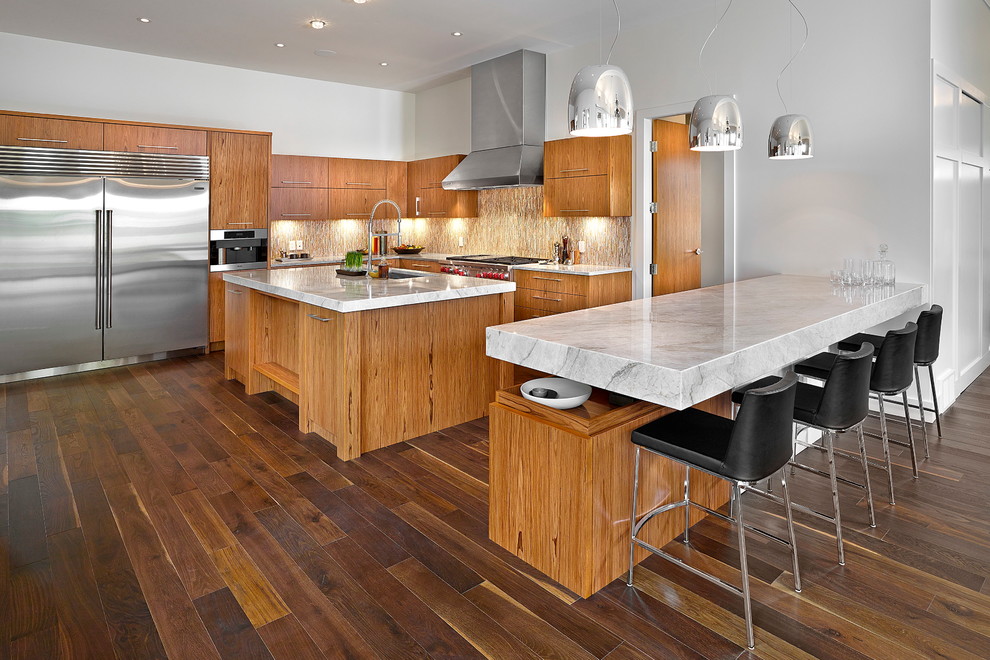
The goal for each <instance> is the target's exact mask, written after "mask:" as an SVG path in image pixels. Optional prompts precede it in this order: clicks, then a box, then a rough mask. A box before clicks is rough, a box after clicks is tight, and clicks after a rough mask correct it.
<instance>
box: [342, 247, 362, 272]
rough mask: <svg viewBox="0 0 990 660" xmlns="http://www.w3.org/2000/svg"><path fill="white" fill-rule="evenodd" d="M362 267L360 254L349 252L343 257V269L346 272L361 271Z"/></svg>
mask: <svg viewBox="0 0 990 660" xmlns="http://www.w3.org/2000/svg"><path fill="white" fill-rule="evenodd" d="M363 267H364V255H363V254H361V253H360V252H356V251H351V252H348V253H347V254H345V255H344V268H345V269H347V270H361V269H362V268H363Z"/></svg>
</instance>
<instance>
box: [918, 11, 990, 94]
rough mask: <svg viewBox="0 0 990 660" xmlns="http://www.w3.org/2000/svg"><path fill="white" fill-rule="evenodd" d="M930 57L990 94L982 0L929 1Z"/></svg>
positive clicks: (987, 15)
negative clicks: (930, 15) (930, 16)
mask: <svg viewBox="0 0 990 660" xmlns="http://www.w3.org/2000/svg"><path fill="white" fill-rule="evenodd" d="M931 11H932V58H933V59H934V60H935V61H936V62H938V63H940V64H942V65H945V66H947V67H949V68H950V69H952V70H953V71H954V72H955V73H957V74H959V75H960V76H962V77H963V78H964V79H965V80H967V81H968V82H969V83H971V84H973V85H975V86H977V87H979V88H980V89H982V90H983V91H984V92H985V93H987V94H990V52H988V49H990V45H988V42H990V8H988V7H987V6H986V4H984V2H983V0H933V1H932V10H931Z"/></svg>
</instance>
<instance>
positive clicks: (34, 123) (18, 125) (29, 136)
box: [0, 115, 103, 151]
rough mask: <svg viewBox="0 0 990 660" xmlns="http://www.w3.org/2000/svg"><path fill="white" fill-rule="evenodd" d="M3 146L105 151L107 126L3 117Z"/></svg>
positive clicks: (0, 134)
mask: <svg viewBox="0 0 990 660" xmlns="http://www.w3.org/2000/svg"><path fill="white" fill-rule="evenodd" d="M0 144H3V145H6V146H11V147H47V148H49V149H52V148H54V149H86V150H90V151H100V150H102V149H103V124H102V123H99V122H92V121H72V120H68V119H47V118H45V117H22V116H20V115H0Z"/></svg>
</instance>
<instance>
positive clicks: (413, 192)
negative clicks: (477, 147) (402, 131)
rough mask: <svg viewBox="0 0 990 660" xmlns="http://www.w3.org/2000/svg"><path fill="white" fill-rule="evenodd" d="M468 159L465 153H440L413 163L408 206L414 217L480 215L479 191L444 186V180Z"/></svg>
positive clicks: (409, 178) (469, 216)
mask: <svg viewBox="0 0 990 660" xmlns="http://www.w3.org/2000/svg"><path fill="white" fill-rule="evenodd" d="M462 160H464V156H462V155H454V156H440V157H439V158H427V159H424V160H414V161H412V162H410V163H409V169H408V174H407V177H406V186H407V190H408V202H407V209H408V214H409V215H410V216H412V217H420V218H430V217H433V218H476V217H478V191H476V190H444V189H443V188H442V187H441V182H442V181H443V180H444V178H445V177H446V176H447V175H448V174H450V172H451V170H453V169H454V168H455V167H457V165H458V163H460V162H461V161H462Z"/></svg>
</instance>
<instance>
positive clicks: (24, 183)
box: [0, 147, 209, 382]
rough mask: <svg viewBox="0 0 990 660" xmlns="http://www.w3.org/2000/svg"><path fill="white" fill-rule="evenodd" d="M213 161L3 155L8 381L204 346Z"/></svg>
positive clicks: (0, 349) (1, 326) (2, 323)
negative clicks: (210, 183) (211, 163)
mask: <svg viewBox="0 0 990 660" xmlns="http://www.w3.org/2000/svg"><path fill="white" fill-rule="evenodd" d="M208 179H209V159H208V158H207V157H204V156H172V155H160V154H131V153H117V152H100V151H74V150H67V149H40V148H31V147H0V382H6V381H12V380H19V379H23V378H28V377H35V376H43V375H49V374H55V373H65V372H68V371H74V370H78V369H85V368H96V367H102V366H110V365H113V364H121V363H126V362H132V361H138V360H142V359H153V358H157V357H163V356H164V355H165V354H168V353H170V352H173V351H179V350H183V349H190V348H197V347H203V346H206V344H207V340H208V328H207V323H208V321H207V286H208V271H209V265H208V260H209V180H208Z"/></svg>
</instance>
